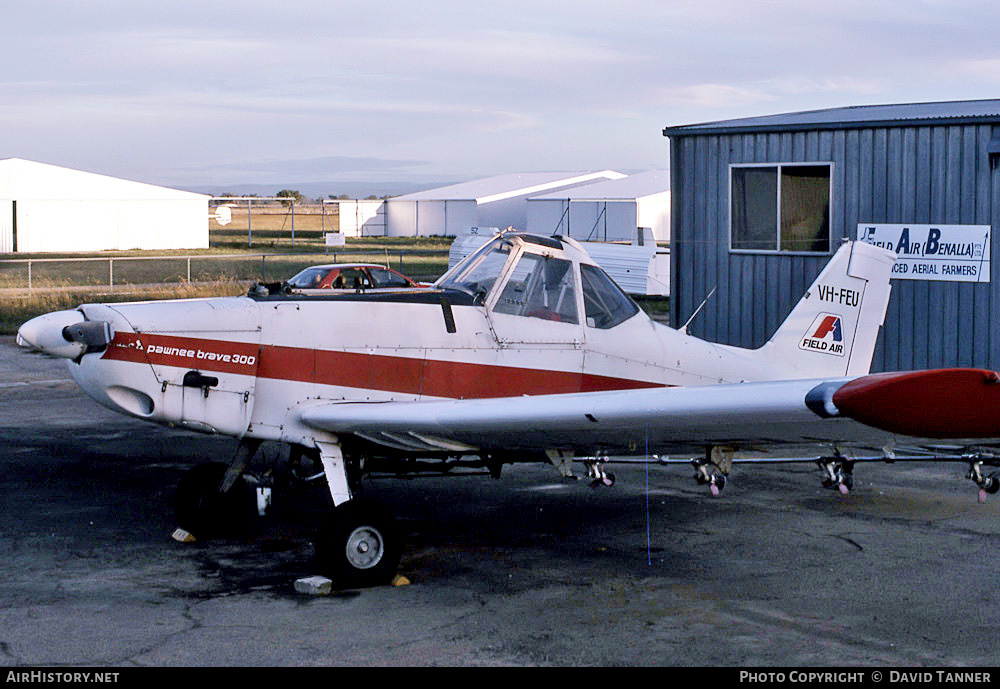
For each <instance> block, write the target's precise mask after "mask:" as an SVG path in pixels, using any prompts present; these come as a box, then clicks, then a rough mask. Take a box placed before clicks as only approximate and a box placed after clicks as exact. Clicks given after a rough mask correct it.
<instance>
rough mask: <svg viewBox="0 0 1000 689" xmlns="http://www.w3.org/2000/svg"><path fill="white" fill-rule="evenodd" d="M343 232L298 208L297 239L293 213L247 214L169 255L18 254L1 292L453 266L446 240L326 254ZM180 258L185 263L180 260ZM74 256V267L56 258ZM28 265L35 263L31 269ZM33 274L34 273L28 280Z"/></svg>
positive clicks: (383, 241)
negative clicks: (334, 234)
mask: <svg viewBox="0 0 1000 689" xmlns="http://www.w3.org/2000/svg"><path fill="white" fill-rule="evenodd" d="M338 227H339V222H338V216H337V214H336V213H333V214H330V213H327V215H326V216H325V217H324V216H323V215H321V214H320V209H319V207H317V206H307V207H305V210H301V209H299V210H296V214H295V235H294V238H293V236H292V231H291V216H290V214H289V213H288V211H287V209H285V208H283V207H280V206H276V207H262V208H259V209H258V208H255V209H253V213H252V217H251V218H250V220H249V221H248V218H247V212H246V210H245V209H243V210H240V209H236V210H234V212H233V222H232V223H231V224H230V225H228V226H226V227H219V226H218V225H217V224H216V223H215V222H214V221H213V222H212V223H211V228H210V231H209V248H208V249H199V250H185V251H179V250H166V251H102V252H93V253H74V254H65V255H61V256H60V255H58V254H51V253H45V254H22V253H19V254H16V255H10V256H4V257H2V260H0V289H3V288H7V289H13V288H28V287H29V285H30V287H31V288H32V289H46V288H60V289H63V288H66V287H69V286H72V285H83V286H94V285H112V284H113V285H115V286H116V287H118V286H124V285H147V284H158V283H172V282H177V283H180V282H185V281H191V282H202V281H215V280H219V279H225V280H262V281H274V280H282V279H286V278H289V277H291V276H292V275H294V274H295V273H297V272H299V271H300V270H302V269H303V268H305V267H307V266H310V265H315V264H317V263H333V262H366V263H380V264H388V265H390V266H391V267H392V268H395V269H396V270H399V271H400V272H402V273H405V274H407V275H409V276H411V277H413V278H415V279H418V280H433V279H436V278H437V277H438V276H439V275H441V273H443V272H444V271H445V270H446V269H447V267H448V256H447V251H448V247H449V246H451V239H450V238H446V237H351V238H348V239H347V245H346V246H345V247H337V248H336V250H333V249H331V250H329V251H328V250H327V247H326V243H325V235H324V230H325V231H331V230H336V229H337V228H338ZM177 257H180V258H177ZM62 258H72V259H74V260H73V261H72V262H65V261H54V260H52V259H62ZM27 259H31V260H32V263H31V265H30V267H29V265H28V263H27ZM29 271H30V275H29Z"/></svg>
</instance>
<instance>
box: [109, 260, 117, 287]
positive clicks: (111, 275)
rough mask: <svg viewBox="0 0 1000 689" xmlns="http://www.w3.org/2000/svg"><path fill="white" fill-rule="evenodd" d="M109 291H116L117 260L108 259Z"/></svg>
mask: <svg viewBox="0 0 1000 689" xmlns="http://www.w3.org/2000/svg"><path fill="white" fill-rule="evenodd" d="M108 289H109V290H110V291H111V292H114V291H115V259H113V258H109V259H108Z"/></svg>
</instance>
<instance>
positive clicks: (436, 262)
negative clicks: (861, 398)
mask: <svg viewBox="0 0 1000 689" xmlns="http://www.w3.org/2000/svg"><path fill="white" fill-rule="evenodd" d="M338 227H339V222H338V218H337V215H336V214H333V215H332V216H331V214H329V213H328V214H327V215H326V217H325V218H324V217H323V216H322V215H321V214H320V212H319V208H318V207H311V208H310V207H307V208H306V209H304V210H303V209H299V208H297V209H296V214H295V238H294V242H293V240H292V235H291V218H290V215H289V214H288V213H287V210H286V209H284V208H281V207H265V208H260V209H258V208H254V209H253V215H252V217H251V218H250V222H249V227H248V220H247V214H246V210H245V209H243V210H241V209H235V210H234V211H233V222H232V223H231V224H230V225H228V226H226V227H219V226H218V225H216V223H215V222H212V223H211V228H210V231H209V244H210V248H208V249H199V250H190V251H104V252H94V253H87V254H82V253H74V254H65V255H62V256H59V255H56V254H11V255H8V256H3V257H0V290H3V294H2V296H0V333H2V334H8V335H9V334H13V333H15V332H16V331H17V328H18V326H20V325H21V323H24V322H25V321H27V320H29V319H30V318H33V317H34V316H37V315H40V314H43V313H48V312H49V311H57V310H60V309H69V308H74V307H76V306H78V305H80V304H82V303H87V302H114V301H135V300H142V299H183V298H190V297H209V296H233V295H236V294H242V293H244V292H245V291H246V288H247V284H248V283H250V282H252V281H254V280H260V281H262V282H268V281H277V280H284V279H287V278H289V277H291V276H292V275H294V274H295V273H297V272H298V271H300V270H302V269H303V268H305V267H307V266H310V265H316V264H319V263H334V262H342V263H346V262H352V263H353V262H362V261H363V262H371V263H380V264H388V265H389V266H390V267H392V268H395V269H396V270H399V271H400V272H402V273H404V274H406V275H409V276H410V277H412V278H415V279H418V280H424V281H431V280H434V279H436V278H437V277H438V276H440V275H441V274H442V273H444V271H445V270H447V267H448V253H447V252H448V248H449V247H450V246H451V241H452V240H451V238H448V237H356V238H355V237H349V238H348V239H347V246H346V247H338V250H337V251H332V250H331V251H329V252H328V251H327V247H326V245H325V237H324V230H325V231H331V229H333V230H336V229H337V228H338ZM251 237H252V243H251V242H250V241H249V240H250V238H251ZM345 250H346V251H347V252H350V253H345ZM355 252H360V253H355ZM177 257H179V258H177ZM54 258H72V259H75V260H73V261H71V262H49V261H48V260H47V259H54ZM14 259H16V261H14ZM24 259H32V264H31V268H30V270H31V276H30V278H31V286H32V289H31V290H29V289H28V284H29V281H28V279H29V276H28V264H27V263H26V262H23V261H24ZM85 259H86V260H85ZM10 261H14V262H10ZM189 271H190V280H189V277H188V276H189ZM109 284H113V287H112V288H109V287H108V286H109ZM152 285H156V286H155V287H154V286H152ZM638 301H639V303H640V305H641V306H642V307H643V308H644V309H645V310H646V311H647V312H649V313H650V314H651V315H653V317H654V318H657V319H658V320H663V319H664V318H665V316H666V313H667V309H668V307H669V301H668V300H665V299H643V300H638Z"/></svg>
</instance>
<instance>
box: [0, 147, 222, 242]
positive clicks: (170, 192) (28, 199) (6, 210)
mask: <svg viewBox="0 0 1000 689" xmlns="http://www.w3.org/2000/svg"><path fill="white" fill-rule="evenodd" d="M209 198H210V197H208V196H204V195H202V194H194V193H191V192H186V191H179V190H176V189H168V188H166V187H158V186H154V185H151V184H142V183H139V182H130V181H128V180H123V179H117V178H114V177H107V176H104V175H97V174H93V173H90V172H81V171H79V170H71V169H69V168H64V167H59V166H56V165H46V164H44V163H36V162H32V161H30V160H21V159H19V158H7V159H3V160H0V253H12V252H17V253H31V252H47V251H104V250H126V249H202V248H207V247H208V201H209Z"/></svg>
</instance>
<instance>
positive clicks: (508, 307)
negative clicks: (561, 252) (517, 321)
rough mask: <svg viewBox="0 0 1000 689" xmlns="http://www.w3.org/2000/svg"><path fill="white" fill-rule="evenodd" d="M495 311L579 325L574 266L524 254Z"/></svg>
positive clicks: (568, 262)
mask: <svg viewBox="0 0 1000 689" xmlns="http://www.w3.org/2000/svg"><path fill="white" fill-rule="evenodd" d="M493 310H494V311H495V312H496V313H508V314H511V315H514V316H527V317H529V318H542V319H544V320H549V321H558V322H560V323H574V324H576V323H579V322H580V319H579V316H578V314H577V310H576V280H575V279H574V277H573V262H572V261H566V260H564V259H561V258H550V257H545V256H540V255H538V254H528V253H526V254H522V256H521V258H520V259H519V260H518V262H517V265H516V266H514V270H513V271H511V275H510V278H509V279H508V280H507V284H506V285H505V286H504V288H503V292H501V293H500V298H499V299H498V300H497V303H496V306H495V307H494V308H493Z"/></svg>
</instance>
